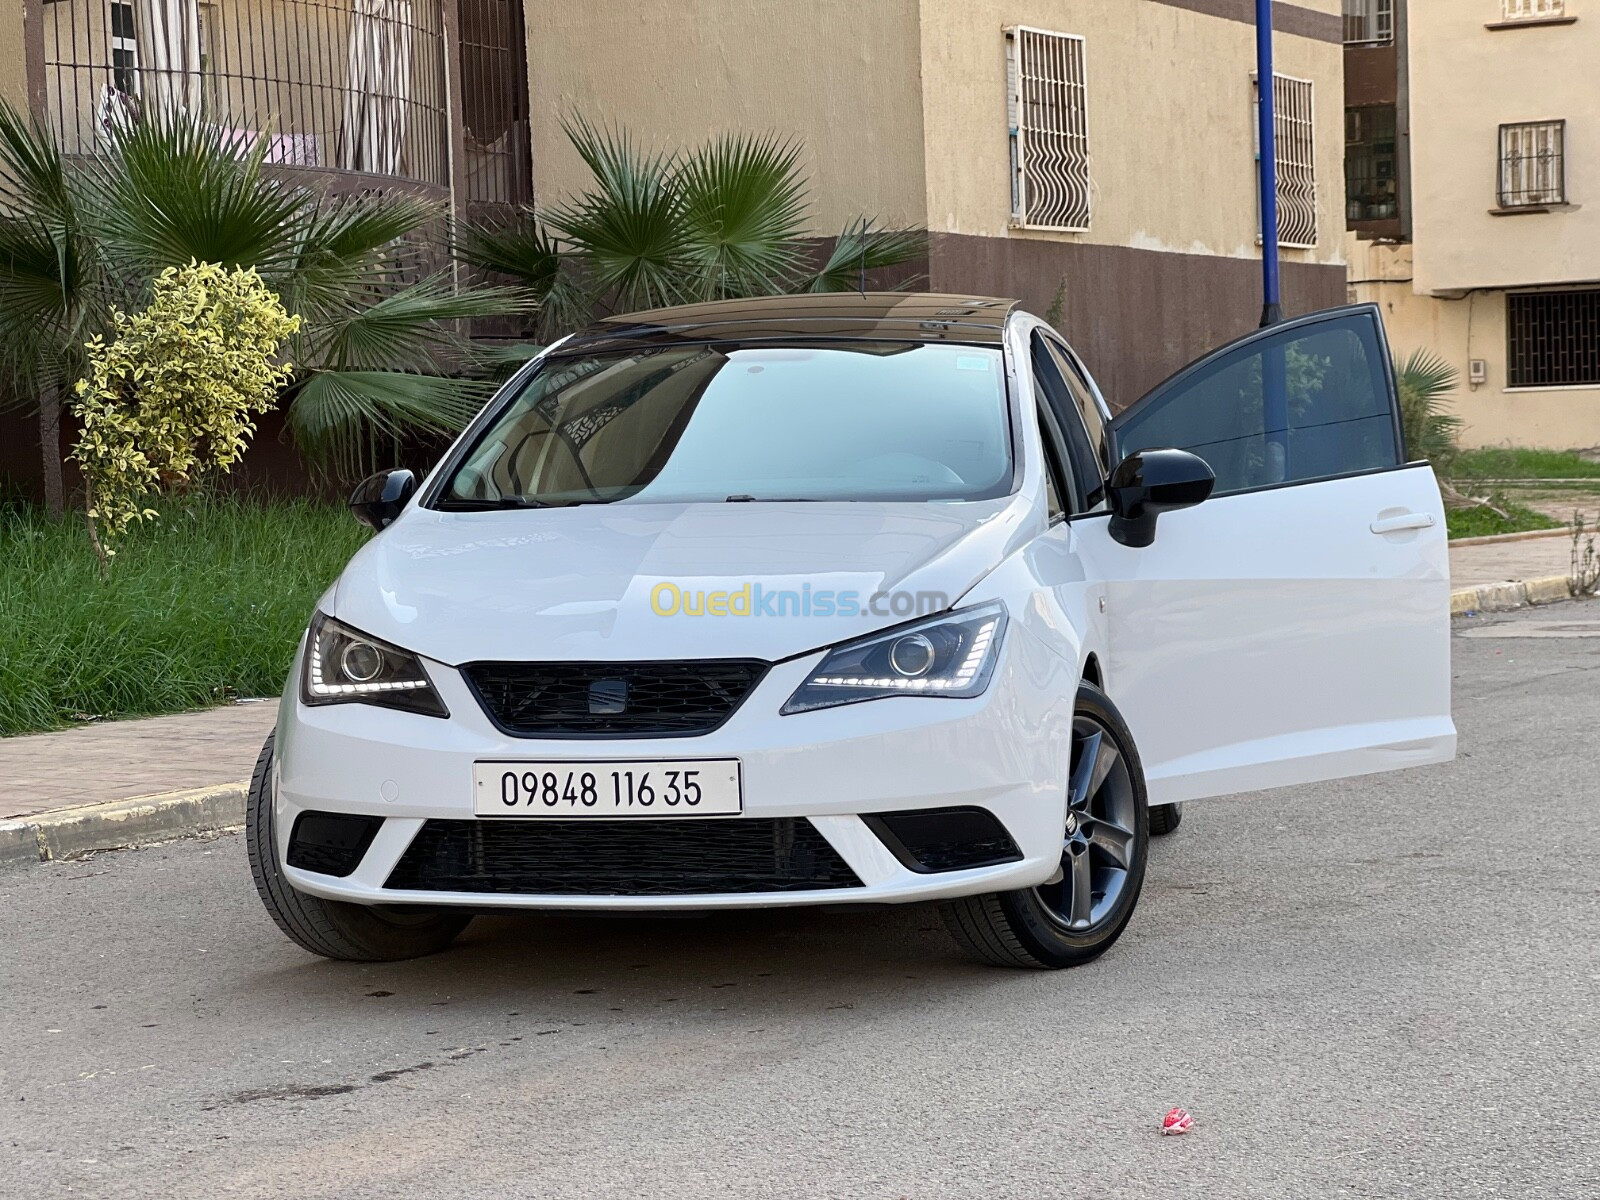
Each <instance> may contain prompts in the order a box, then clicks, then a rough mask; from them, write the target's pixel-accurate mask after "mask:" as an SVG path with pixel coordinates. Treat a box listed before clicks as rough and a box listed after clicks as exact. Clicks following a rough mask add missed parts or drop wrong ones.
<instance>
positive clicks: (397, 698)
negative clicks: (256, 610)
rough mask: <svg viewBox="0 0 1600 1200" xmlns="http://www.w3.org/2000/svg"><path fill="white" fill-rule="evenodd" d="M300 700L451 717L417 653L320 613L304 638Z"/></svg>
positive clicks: (308, 702)
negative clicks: (377, 707) (304, 652)
mask: <svg viewBox="0 0 1600 1200" xmlns="http://www.w3.org/2000/svg"><path fill="white" fill-rule="evenodd" d="M300 699H301V700H302V701H304V702H305V703H306V704H381V705H382V706H383V707H385V708H403V709H405V710H406V711H407V712H415V713H424V714H426V715H427V716H430V717H448V716H449V715H450V711H449V709H447V708H445V706H444V701H443V700H441V699H439V693H438V692H436V691H434V690H433V684H432V683H431V682H429V680H428V673H427V672H426V671H424V670H423V669H422V660H421V659H419V658H418V657H417V656H416V655H415V654H413V653H411V651H409V650H402V649H400V648H399V647H398V646H391V645H389V643H388V642H382V641H379V640H378V639H377V638H375V637H368V636H367V635H366V634H364V633H361V632H358V631H357V630H354V629H351V628H350V627H349V626H348V625H341V624H340V623H339V622H338V621H335V620H334V619H333V618H332V617H328V616H324V615H323V614H322V613H318V614H317V615H316V616H315V617H313V618H312V619H311V632H310V634H309V635H308V636H307V638H306V657H305V664H304V666H303V668H302V669H301V672H300Z"/></svg>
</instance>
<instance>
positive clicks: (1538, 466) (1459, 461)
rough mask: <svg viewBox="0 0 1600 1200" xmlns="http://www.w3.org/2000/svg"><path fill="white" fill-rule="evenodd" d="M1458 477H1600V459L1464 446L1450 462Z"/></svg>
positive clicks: (1562, 452)
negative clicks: (1477, 448)
mask: <svg viewBox="0 0 1600 1200" xmlns="http://www.w3.org/2000/svg"><path fill="white" fill-rule="evenodd" d="M1450 473H1451V475H1452V476H1453V477H1455V478H1457V479H1600V462H1589V461H1588V460H1587V459H1582V458H1579V457H1578V456H1577V455H1576V454H1574V453H1572V452H1571V451H1570V450H1516V449H1511V448H1498V447H1497V448H1495V449H1491V450H1463V451H1462V452H1461V453H1460V454H1458V455H1456V458H1455V461H1454V462H1452V463H1451V464H1450Z"/></svg>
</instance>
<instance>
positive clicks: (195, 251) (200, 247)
mask: <svg viewBox="0 0 1600 1200" xmlns="http://www.w3.org/2000/svg"><path fill="white" fill-rule="evenodd" d="M247 138H248V135H247V134H245V133H243V132H242V131H239V130H235V129H226V128H223V127H221V126H217V125H210V124H206V123H204V122H201V121H199V120H197V119H195V118H193V117H189V116H186V115H183V114H175V115H172V116H170V117H166V118H162V119H147V120H144V121H140V122H139V123H138V124H136V125H134V126H132V127H131V128H130V129H128V130H126V131H124V132H122V133H121V134H118V135H117V136H116V137H115V139H114V142H113V146H112V151H111V153H110V154H108V155H105V156H103V157H96V158H92V159H90V160H88V166H87V168H86V169H87V172H88V174H89V177H90V179H91V180H92V181H93V194H94V209H95V211H94V214H93V220H94V224H95V225H96V227H97V230H96V232H97V235H98V240H99V241H100V243H101V245H102V247H103V248H104V249H105V251H106V253H107V254H108V255H109V256H110V257H111V258H112V259H113V261H116V262H119V263H122V264H124V266H125V267H127V268H130V269H133V270H137V271H144V272H149V273H152V274H153V273H155V272H159V271H160V270H162V269H163V268H165V267H180V266H183V265H184V264H186V263H189V262H212V263H219V264H221V265H223V266H226V267H234V266H238V267H255V268H257V269H259V270H260V271H261V272H262V274H263V275H266V274H268V273H269V272H270V271H271V270H272V269H273V268H274V267H275V266H277V265H278V264H279V263H280V262H281V261H282V260H283V258H284V256H285V253H286V242H287V238H288V236H289V235H290V233H291V231H292V230H293V228H294V226H295V223H296V221H297V219H298V218H299V215H300V213H301V211H302V210H303V209H304V207H305V206H306V204H307V202H308V200H309V198H310V197H309V194H308V193H307V192H305V191H304V190H303V189H300V188H295V187H291V186H288V185H286V184H280V183H278V182H277V181H275V180H272V179H269V178H267V177H266V176H265V175H263V173H262V169H261V165H262V160H263V157H264V156H265V154H266V148H267V142H266V139H265V138H264V137H260V136H257V137H255V138H254V140H253V141H249V140H247Z"/></svg>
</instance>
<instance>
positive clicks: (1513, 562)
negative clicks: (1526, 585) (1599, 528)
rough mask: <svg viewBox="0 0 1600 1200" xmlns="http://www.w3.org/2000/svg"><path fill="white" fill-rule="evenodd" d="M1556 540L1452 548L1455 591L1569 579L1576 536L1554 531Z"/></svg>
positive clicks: (1452, 574) (1451, 567) (1544, 538)
mask: <svg viewBox="0 0 1600 1200" xmlns="http://www.w3.org/2000/svg"><path fill="white" fill-rule="evenodd" d="M1552 532H1553V533H1554V534H1555V536H1553V537H1539V538H1528V539H1526V540H1523V541H1517V542H1489V543H1478V544H1468V545H1464V546H1462V545H1452V546H1451V547H1450V586H1451V588H1452V589H1457V590H1459V589H1461V588H1470V587H1479V586H1481V585H1483V584H1485V583H1504V582H1506V581H1507V580H1513V579H1540V578H1547V577H1549V576H1552V575H1560V576H1563V577H1565V576H1566V574H1567V569H1568V567H1569V565H1570V562H1571V554H1572V534H1571V532H1570V531H1568V530H1565V529H1562V530H1554V531H1552Z"/></svg>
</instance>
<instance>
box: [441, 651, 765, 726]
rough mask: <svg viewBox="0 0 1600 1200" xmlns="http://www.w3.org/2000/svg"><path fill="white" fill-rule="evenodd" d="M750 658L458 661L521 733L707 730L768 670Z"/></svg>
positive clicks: (492, 711) (496, 714)
mask: <svg viewBox="0 0 1600 1200" xmlns="http://www.w3.org/2000/svg"><path fill="white" fill-rule="evenodd" d="M766 670H767V664H766V663H764V662H759V661H757V660H754V659H704V660H698V661H686V662H634V663H626V662H546V663H519V662H483V663H469V664H467V665H466V666H464V667H462V668H461V671H462V674H464V675H465V676H466V678H467V683H468V684H469V685H470V686H471V687H472V690H473V692H474V693H475V694H476V695H477V697H478V702H479V703H480V704H482V705H483V709H484V711H485V712H487V713H488V714H489V718H490V720H492V721H493V722H494V723H495V724H496V725H497V726H498V727H499V728H500V729H501V730H502V731H503V732H505V733H510V734H515V735H517V736H519V737H579V738H582V737H682V736H693V735H695V734H701V733H710V732H711V731H712V730H713V729H715V728H716V727H717V726H719V725H721V724H722V723H723V722H724V721H726V720H727V719H728V717H729V716H731V715H732V714H733V710H734V709H736V708H738V707H739V705H740V703H741V702H743V700H744V698H745V697H746V696H747V695H749V694H750V691H751V689H752V688H754V687H755V685H756V683H757V682H758V681H759V680H760V679H761V676H762V675H763V674H765V673H766Z"/></svg>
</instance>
